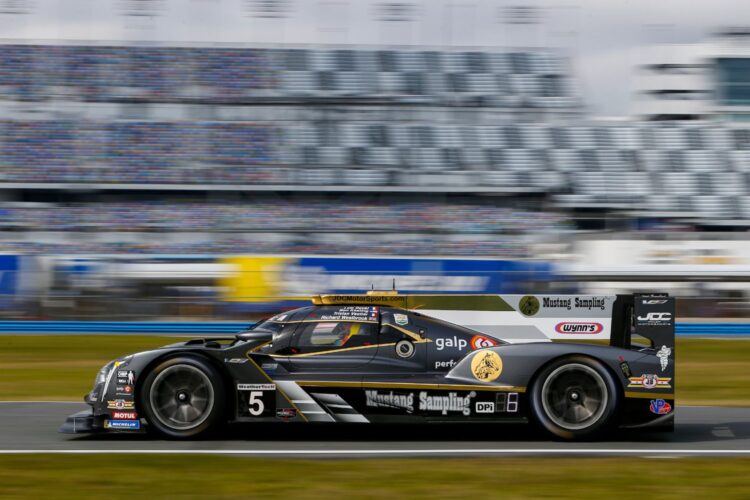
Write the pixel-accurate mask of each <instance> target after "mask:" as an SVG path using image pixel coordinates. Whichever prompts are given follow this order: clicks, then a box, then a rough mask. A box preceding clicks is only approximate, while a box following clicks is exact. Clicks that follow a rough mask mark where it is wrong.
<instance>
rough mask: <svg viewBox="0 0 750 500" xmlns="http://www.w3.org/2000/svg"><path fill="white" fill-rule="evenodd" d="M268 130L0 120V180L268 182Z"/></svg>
mask: <svg viewBox="0 0 750 500" xmlns="http://www.w3.org/2000/svg"><path fill="white" fill-rule="evenodd" d="M269 128H270V127H266V126H262V125H253V124H232V123H201V122H180V123H177V122H175V123H156V122H73V121H2V122H0V166H1V167H2V170H0V181H5V182H12V181H25V182H52V181H55V182H136V183H137V182H143V183H149V182H186V183H200V182H224V183H232V182H247V183H251V182H273V178H274V172H273V171H272V170H271V169H260V168H257V166H259V165H262V164H267V163H269V162H270V161H271V151H270V147H271V139H270V131H269Z"/></svg>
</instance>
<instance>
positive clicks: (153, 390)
mask: <svg viewBox="0 0 750 500" xmlns="http://www.w3.org/2000/svg"><path fill="white" fill-rule="evenodd" d="M140 393H141V397H140V400H139V409H140V411H141V413H142V414H143V416H144V417H145V418H146V421H147V422H148V424H149V429H150V430H153V431H155V432H156V433H157V434H160V435H161V436H163V437H166V438H170V439H186V438H194V437H197V436H201V435H206V434H208V433H210V432H211V431H215V430H216V429H217V428H218V427H219V425H220V424H221V423H223V422H224V420H225V418H224V409H225V408H226V390H225V388H224V383H223V380H222V377H221V374H220V373H219V372H218V370H216V368H214V367H213V366H211V364H210V363H209V362H207V361H204V360H202V359H200V358H197V357H187V356H185V357H178V358H170V359H167V360H165V361H163V362H161V363H159V364H158V365H157V366H156V367H154V369H153V370H151V371H150V372H149V373H148V375H146V378H145V380H144V382H143V386H142V389H141V391H140Z"/></svg>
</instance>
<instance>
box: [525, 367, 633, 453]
mask: <svg viewBox="0 0 750 500" xmlns="http://www.w3.org/2000/svg"><path fill="white" fill-rule="evenodd" d="M530 402H531V414H532V417H533V418H534V420H535V421H536V422H537V423H538V424H539V425H540V426H541V427H542V428H544V429H545V430H547V431H548V432H550V433H552V434H554V435H555V436H557V437H560V438H564V439H582V438H591V437H595V436H597V435H599V434H600V433H602V432H604V431H605V430H607V429H609V428H610V427H611V426H612V425H613V424H614V422H615V420H616V417H617V412H618V407H619V404H620V394H619V390H618V387H617V383H616V381H615V380H614V377H612V375H611V374H610V372H609V370H607V368H606V367H605V366H604V365H603V364H602V363H601V362H599V361H596V360H594V359H591V358H587V357H583V356H571V357H569V358H564V359H561V360H558V361H555V362H553V363H551V364H550V365H549V366H547V367H545V368H544V369H543V370H542V372H541V373H540V374H539V376H538V377H537V378H536V379H535V381H534V383H533V385H532V388H531V400H530Z"/></svg>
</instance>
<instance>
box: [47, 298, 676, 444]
mask: <svg viewBox="0 0 750 500" xmlns="http://www.w3.org/2000/svg"><path fill="white" fill-rule="evenodd" d="M674 320H675V304H674V299H673V298H670V297H668V296H667V295H664V294H636V295H606V296H594V295H524V296H521V295H399V294H398V293H396V292H390V293H389V292H377V293H368V294H364V295H322V296H316V297H313V299H312V305H310V306H308V307H302V308H299V309H295V310H291V311H287V312H283V313H280V314H277V315H275V316H273V317H271V318H268V319H266V320H263V321H259V322H258V323H256V324H255V325H253V326H252V327H251V328H250V329H248V330H247V331H243V332H240V333H238V334H237V335H235V336H234V337H231V338H206V339H194V340H189V341H187V342H180V343H177V344H172V345H168V346H165V347H163V348H160V349H155V350H151V351H145V352H139V353H136V354H130V355H127V356H124V357H121V358H118V359H116V360H113V361H111V362H109V363H107V364H106V365H105V366H104V367H103V368H102V369H101V370H100V371H99V373H98V374H97V376H96V381H95V384H94V387H93V389H92V390H91V392H90V393H89V394H87V395H86V396H85V397H84V400H85V401H86V403H88V404H89V405H90V406H91V409H90V410H88V411H84V412H80V413H77V414H74V415H71V416H70V417H68V419H67V420H66V422H65V424H64V425H63V426H62V428H61V429H60V430H61V432H68V433H79V432H133V431H141V430H150V431H154V432H155V433H157V434H159V435H161V436H163V437H167V438H193V437H196V436H199V435H203V434H206V433H209V432H211V431H215V430H217V429H221V428H222V427H223V426H225V425H227V424H229V423H243V422H244V423H253V422H279V423H282V422H283V423H293V422H300V423H361V424H366V423H407V422H412V423H424V422H482V423H518V422H531V423H533V424H535V425H537V426H539V427H540V428H541V429H544V430H545V431H547V432H548V433H550V434H551V435H552V436H556V437H558V438H563V439H582V438H587V439H588V438H593V437H596V436H600V435H602V434H603V433H605V432H606V431H612V430H615V429H618V428H637V427H648V428H653V429H659V430H672V428H673V423H674V417H673V416H674V410H675V401H674V388H675V371H674V360H675V343H674ZM462 325H463V326H462ZM581 340H584V341H585V342H577V341H581ZM589 341H593V342H589Z"/></svg>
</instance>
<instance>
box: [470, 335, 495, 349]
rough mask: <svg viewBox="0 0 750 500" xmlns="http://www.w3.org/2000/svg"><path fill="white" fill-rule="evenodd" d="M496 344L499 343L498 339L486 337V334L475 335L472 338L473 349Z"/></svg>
mask: <svg viewBox="0 0 750 500" xmlns="http://www.w3.org/2000/svg"><path fill="white" fill-rule="evenodd" d="M494 345H497V341H495V340H494V339H491V338H489V337H485V336H484V335H474V336H473V337H472V338H471V348H472V349H473V350H477V349H484V348H486V347H492V346H494Z"/></svg>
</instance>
